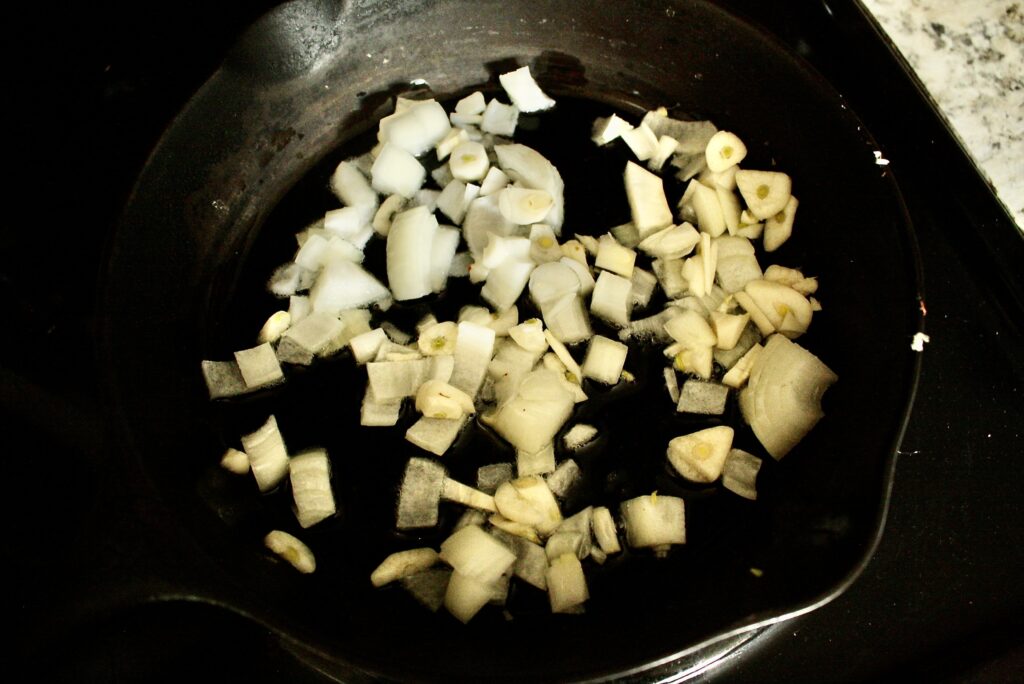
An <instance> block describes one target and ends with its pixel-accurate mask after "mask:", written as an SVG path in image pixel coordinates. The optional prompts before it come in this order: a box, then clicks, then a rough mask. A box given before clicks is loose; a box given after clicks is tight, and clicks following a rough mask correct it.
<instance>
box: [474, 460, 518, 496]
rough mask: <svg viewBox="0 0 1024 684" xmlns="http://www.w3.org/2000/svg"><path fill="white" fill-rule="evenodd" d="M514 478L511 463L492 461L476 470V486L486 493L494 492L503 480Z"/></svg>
mask: <svg viewBox="0 0 1024 684" xmlns="http://www.w3.org/2000/svg"><path fill="white" fill-rule="evenodd" d="M511 479H512V464H511V463H492V464H491V465H486V466H480V467H479V468H477V470H476V487H477V489H479V490H480V491H482V492H484V493H486V494H494V490H496V489H497V488H498V485H500V484H501V483H502V482H508V481H509V480H511Z"/></svg>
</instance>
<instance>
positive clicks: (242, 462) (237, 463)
mask: <svg viewBox="0 0 1024 684" xmlns="http://www.w3.org/2000/svg"><path fill="white" fill-rule="evenodd" d="M220 465H221V467H222V468H224V470H227V471H228V472H230V473H234V474H235V475H245V474H246V473H248V472H249V455H248V454H246V453H245V452H244V451H239V450H238V449H235V448H228V449H227V450H226V451H225V452H224V455H223V456H221V459H220Z"/></svg>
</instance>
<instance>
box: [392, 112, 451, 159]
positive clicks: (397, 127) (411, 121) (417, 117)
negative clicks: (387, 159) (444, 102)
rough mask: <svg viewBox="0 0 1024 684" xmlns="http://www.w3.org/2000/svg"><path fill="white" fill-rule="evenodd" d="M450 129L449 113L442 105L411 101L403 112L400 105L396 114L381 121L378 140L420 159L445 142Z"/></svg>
mask: <svg viewBox="0 0 1024 684" xmlns="http://www.w3.org/2000/svg"><path fill="white" fill-rule="evenodd" d="M450 129H451V124H450V123H449V122H448V113H447V112H446V111H445V110H444V107H442V106H441V104H440V103H439V102H437V101H436V100H420V101H416V100H410V101H409V102H408V103H407V105H405V106H404V107H403V108H402V109H399V107H398V104H397V102H396V105H395V113H394V114H392V115H391V116H386V117H384V118H383V119H382V120H381V122H380V128H379V133H378V136H377V137H378V138H379V139H380V141H381V142H383V143H385V146H386V145H389V144H390V145H394V146H396V147H399V148H401V149H402V150H405V151H407V152H409V153H410V154H414V155H417V156H419V155H421V154H423V153H424V152H426V151H427V150H429V149H430V148H432V147H434V146H435V145H437V144H438V143H439V142H441V140H443V139H444V137H445V136H446V135H447V134H448V131H449V130H450ZM381 154H383V152H382V153H381ZM379 158H380V157H379V156H378V159H379Z"/></svg>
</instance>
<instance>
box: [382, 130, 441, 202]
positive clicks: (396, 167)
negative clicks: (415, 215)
mask: <svg viewBox="0 0 1024 684" xmlns="http://www.w3.org/2000/svg"><path fill="white" fill-rule="evenodd" d="M370 176H371V178H372V185H373V189H374V190H376V191H377V192H380V193H383V194H385V195H394V194H398V195H401V196H402V197H405V198H406V199H410V198H411V197H412V196H413V195H415V194H416V191H417V190H419V189H420V187H422V186H423V181H424V180H425V179H426V177H427V170H426V169H425V168H423V165H422V164H420V162H419V161H418V160H417V159H416V157H414V156H413V155H411V154H410V153H409V152H407V151H405V150H403V149H402V148H400V147H398V146H396V145H393V144H391V143H385V144H384V147H383V148H382V149H381V151H380V154H379V155H378V156H377V159H376V161H374V162H373V168H372V169H371V170H370Z"/></svg>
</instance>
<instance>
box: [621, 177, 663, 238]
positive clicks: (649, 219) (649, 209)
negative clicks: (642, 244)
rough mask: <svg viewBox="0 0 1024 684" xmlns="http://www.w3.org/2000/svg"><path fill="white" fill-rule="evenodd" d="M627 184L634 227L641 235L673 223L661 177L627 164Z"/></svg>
mask: <svg viewBox="0 0 1024 684" xmlns="http://www.w3.org/2000/svg"><path fill="white" fill-rule="evenodd" d="M625 182H626V198H627V199H628V200H629V209H630V212H631V213H632V216H633V225H635V226H636V229H637V230H638V231H640V234H641V235H647V234H649V232H653V230H656V229H659V228H664V227H665V226H668V225H670V224H671V223H672V211H671V210H670V209H669V208H668V200H666V199H665V187H664V185H663V184H662V181H661V178H660V177H659V176H657V175H655V174H653V173H651V172H650V171H648V170H647V169H645V168H643V167H641V166H638V165H637V164H634V163H633V162H626V172H625Z"/></svg>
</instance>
